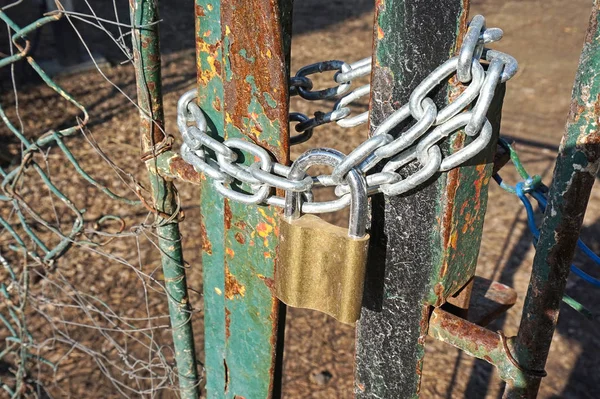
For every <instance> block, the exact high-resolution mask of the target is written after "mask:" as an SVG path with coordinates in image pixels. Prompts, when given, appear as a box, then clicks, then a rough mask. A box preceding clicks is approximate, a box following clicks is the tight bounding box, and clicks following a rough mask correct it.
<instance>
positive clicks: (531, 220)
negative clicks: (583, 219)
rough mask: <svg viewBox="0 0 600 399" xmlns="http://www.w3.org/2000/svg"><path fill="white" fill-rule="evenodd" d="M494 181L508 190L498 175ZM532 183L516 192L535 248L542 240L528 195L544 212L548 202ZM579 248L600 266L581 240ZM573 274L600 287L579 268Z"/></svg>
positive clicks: (520, 183)
mask: <svg viewBox="0 0 600 399" xmlns="http://www.w3.org/2000/svg"><path fill="white" fill-rule="evenodd" d="M494 180H495V181H496V182H498V184H500V186H501V187H502V188H504V189H505V190H506V188H505V187H506V185H504V183H503V182H502V178H501V177H500V176H499V175H498V174H496V175H494ZM531 182H532V181H531V179H527V180H526V181H524V182H519V183H517V184H516V186H515V187H514V190H515V193H516V194H517V196H518V197H519V199H520V200H521V202H522V203H523V205H524V206H525V211H526V212H527V225H528V226H529V230H531V233H532V234H533V237H534V239H533V245H534V246H535V245H536V244H537V241H538V240H539V238H540V231H539V229H538V228H537V226H536V224H535V212H534V211H533V206H532V205H531V201H529V198H527V194H530V195H531V196H532V197H533V198H535V200H536V201H537V202H538V204H539V206H540V209H541V211H542V212H545V211H546V207H547V205H548V200H547V199H546V196H545V193H544V192H543V191H542V189H540V187H534V186H532V185H531ZM503 185H504V187H503ZM508 187H510V186H508ZM507 191H508V190H507ZM577 247H578V248H579V249H581V251H582V252H583V253H584V254H585V255H586V256H587V257H588V258H590V259H591V260H592V261H593V262H594V263H596V264H597V265H600V256H598V255H597V254H595V253H594V252H593V251H592V250H591V249H590V248H589V247H588V246H587V245H586V244H585V243H584V242H583V241H581V239H578V240H577ZM571 272H573V274H575V275H576V276H577V277H579V278H581V279H582V280H584V281H585V282H587V283H590V284H592V285H594V286H596V287H600V280H599V279H596V278H594V277H592V276H590V275H589V274H587V273H586V272H584V271H583V270H581V269H580V268H578V267H577V266H575V265H571Z"/></svg>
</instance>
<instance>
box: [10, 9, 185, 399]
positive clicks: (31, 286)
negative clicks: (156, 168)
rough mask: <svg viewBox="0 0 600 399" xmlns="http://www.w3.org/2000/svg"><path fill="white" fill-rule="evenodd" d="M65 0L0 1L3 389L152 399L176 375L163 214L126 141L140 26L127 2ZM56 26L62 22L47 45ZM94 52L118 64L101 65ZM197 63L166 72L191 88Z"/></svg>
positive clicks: (172, 384)
mask: <svg viewBox="0 0 600 399" xmlns="http://www.w3.org/2000/svg"><path fill="white" fill-rule="evenodd" d="M47 3H50V2H47ZM63 3H64V4H61V3H60V2H56V5H55V7H54V8H55V10H53V9H52V8H53V7H49V6H48V5H47V4H45V3H42V4H38V3H37V2H31V1H15V2H12V3H10V4H8V5H5V6H4V7H3V8H2V9H1V10H0V19H1V20H2V21H3V23H4V25H5V26H6V32H7V33H6V35H5V37H4V39H5V42H4V43H3V48H2V50H3V54H2V58H0V74H2V87H3V89H4V90H3V94H2V98H1V101H0V118H2V128H1V130H0V135H1V136H2V139H1V140H2V142H3V145H2V152H1V154H0V155H1V160H0V174H1V188H2V192H1V194H0V201H1V203H2V205H1V206H0V225H1V227H0V228H1V230H0V263H1V264H2V268H1V271H0V281H1V283H0V295H1V296H2V300H1V301H0V323H1V324H2V328H0V339H1V340H2V341H3V342H5V343H6V345H5V346H4V347H3V348H2V350H1V351H0V388H1V389H2V392H3V394H8V396H9V397H11V396H12V397H21V396H31V397H53V396H63V395H64V396H69V395H75V396H82V392H83V391H85V390H87V389H91V390H93V391H94V392H97V393H98V394H99V395H100V396H113V395H114V394H115V393H120V394H121V395H122V396H125V397H131V396H140V395H141V396H156V395H158V394H160V392H162V391H164V390H177V388H176V387H177V385H178V381H177V373H176V369H175V364H174V353H173V348H172V341H171V338H170V331H169V330H170V325H169V316H168V310H167V303H168V300H167V298H166V293H165V287H164V284H165V283H164V280H165V279H164V276H163V274H162V270H161V267H160V252H161V250H160V248H159V247H158V239H159V237H158V236H157V233H156V221H155V220H156V217H155V215H156V210H155V209H154V207H153V205H152V199H151V193H150V191H149V183H148V181H147V178H146V177H145V174H144V173H143V163H142V162H141V161H140V160H139V156H140V154H139V150H138V146H137V143H136V142H131V138H132V137H136V136H137V129H136V128H137V126H136V120H138V121H139V119H138V116H137V115H138V112H139V107H138V105H137V102H136V100H135V89H136V85H135V75H134V74H133V69H132V66H131V63H132V61H133V55H132V48H131V47H132V46H131V31H132V29H134V28H137V29H139V28H143V27H139V26H138V27H133V26H132V25H131V23H129V17H128V2H123V1H117V0H114V1H113V2H91V1H85V2H84V3H85V4H79V3H78V4H77V7H73V5H72V4H70V3H71V2H63ZM105 3H106V4H105ZM63 5H64V6H65V7H67V8H64V7H63ZM50 6H52V4H50ZM16 21H19V22H16ZM21 21H24V22H21ZM190 22H191V23H192V24H193V20H191V19H190ZM53 24H56V25H58V24H61V27H60V29H55V30H54V33H55V35H54V43H53V44H51V43H46V42H47V41H48V36H49V34H50V33H51V32H52V25H53ZM166 34H167V35H168V34H169V30H168V29H167V30H166ZM50 36H51V35H50ZM99 37H103V39H102V40H101V41H98V39H97V38H99ZM61 40H64V41H63V42H61ZM100 42H101V43H104V44H106V43H107V42H109V43H111V44H112V47H105V48H103V47H102V46H94V44H95V43H100ZM64 46H74V47H77V50H81V51H79V54H77V51H75V52H74V51H73V50H74V49H73V48H71V49H70V50H69V49H65V48H64ZM189 49H190V52H189V55H190V56H191V57H190V58H189V59H190V61H192V65H193V45H191V46H190V47H189ZM58 50H61V51H58ZM98 50H100V51H102V50H105V53H106V54H108V55H109V56H111V57H113V64H117V66H114V67H111V68H105V67H104V66H105V64H106V59H105V57H104V56H99V55H98V53H97V51H98ZM61 53H64V54H67V55H68V54H71V55H72V54H73V53H75V56H74V58H75V61H74V62H72V60H65V59H64V58H63V59H61V58H60V55H61ZM85 59H88V60H91V63H90V62H89V61H87V62H86V61H82V60H85ZM57 60H58V61H59V64H58V65H56V61H57ZM62 61H71V64H70V65H63V64H61V62H62ZM119 64H121V65H119ZM73 65H75V67H73ZM57 67H58V68H57ZM90 67H91V68H92V69H93V70H94V73H85V74H80V75H72V74H71V75H68V74H66V73H65V72H70V73H75V74H77V73H78V72H80V71H81V70H89V68H90ZM191 71H192V74H191V76H190V75H182V74H179V75H178V76H175V75H174V74H172V75H171V76H170V75H169V73H167V79H166V81H167V83H168V84H170V85H171V86H170V87H171V88H172V89H177V88H179V87H182V86H183V85H187V86H186V87H189V85H190V84H193V69H191ZM57 72H58V73H62V76H60V75H59V76H56V77H53V76H52V75H51V73H57ZM90 75H93V77H91V78H90ZM190 79H191V80H190ZM88 109H92V111H91V112H88ZM107 131H110V132H111V133H112V134H110V135H107V134H106V133H107ZM98 132H99V133H100V134H101V136H102V137H100V138H99V139H97V137H98V136H97V134H98ZM124 132H125V133H127V134H122V133H124ZM132 132H133V133H132ZM132 159H133V160H136V161H135V162H131V160H132ZM67 254H68V256H67ZM98 265H102V267H98ZM107 382H110V383H109V384H107ZM102 390H104V391H105V393H106V395H103V394H102ZM88 393H89V392H88Z"/></svg>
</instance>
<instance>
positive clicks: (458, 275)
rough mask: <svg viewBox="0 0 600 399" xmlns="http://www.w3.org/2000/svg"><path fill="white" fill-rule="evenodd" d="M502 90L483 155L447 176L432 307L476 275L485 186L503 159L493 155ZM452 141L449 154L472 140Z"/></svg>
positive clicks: (491, 112)
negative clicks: (491, 132)
mask: <svg viewBox="0 0 600 399" xmlns="http://www.w3.org/2000/svg"><path fill="white" fill-rule="evenodd" d="M450 83H451V85H450V98H452V97H453V96H455V95H457V94H458V92H459V89H458V88H456V87H454V86H453V85H455V84H456V81H455V78H453V79H452V81H451V82H450ZM505 90H506V86H505V85H504V84H500V85H498V87H497V89H496V95H495V97H494V100H493V102H492V104H491V105H490V109H489V112H488V114H487V117H488V119H489V121H490V123H491V124H492V128H493V132H494V135H493V137H492V140H491V142H490V144H489V145H488V147H487V149H486V151H484V152H482V153H480V154H479V155H478V156H477V157H475V158H473V159H472V160H471V161H470V162H468V163H467V164H466V165H463V166H461V167H460V168H456V169H453V170H451V171H450V172H448V177H447V181H446V192H445V198H443V199H442V201H441V202H440V203H438V207H439V208H438V212H440V213H441V214H440V217H441V220H440V222H441V224H440V228H441V237H442V243H441V253H440V260H439V262H437V267H438V281H437V282H436V283H435V284H433V290H432V291H431V292H430V294H429V303H430V304H433V305H435V306H439V305H441V304H442V303H444V302H445V301H446V299H447V298H449V297H450V296H451V295H453V294H454V293H456V292H457V291H458V290H459V289H461V287H463V286H464V285H465V284H466V283H467V282H468V281H469V280H470V279H471V278H472V277H473V275H474V274H475V268H476V266H477V257H478V255H479V248H480V245H481V236H482V231H483V220H484V217H485V212H486V210H487V198H488V185H489V182H490V178H491V177H492V173H493V171H494V168H495V167H496V163H497V161H500V160H501V159H502V158H500V159H496V158H495V156H494V153H495V150H496V142H497V140H498V134H499V132H500V122H501V116H502V113H501V110H502V103H503V101H504V93H505ZM452 139H453V140H452V142H451V143H450V147H451V149H450V152H452V151H453V149H459V148H461V147H462V146H463V145H464V144H467V143H468V142H469V141H470V140H471V139H470V138H468V137H467V136H466V135H464V134H458V135H454V136H453V137H452ZM500 162H501V161H500ZM463 291H464V290H463Z"/></svg>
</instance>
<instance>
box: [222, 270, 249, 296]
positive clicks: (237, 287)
mask: <svg viewBox="0 0 600 399" xmlns="http://www.w3.org/2000/svg"><path fill="white" fill-rule="evenodd" d="M236 295H237V296H242V297H243V296H244V295H246V287H244V286H243V285H242V284H240V283H239V282H238V281H237V279H236V278H235V276H234V275H233V274H231V273H230V272H229V267H227V265H225V298H227V299H233V298H235V296H236Z"/></svg>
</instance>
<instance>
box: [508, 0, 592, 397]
mask: <svg viewBox="0 0 600 399" xmlns="http://www.w3.org/2000/svg"><path fill="white" fill-rule="evenodd" d="M572 98H573V99H572V102H571V110H570V113H569V117H568V120H567V126H566V132H565V135H564V136H563V139H562V142H561V145H560V148H559V154H558V158H557V160H556V167H555V169H554V175H553V180H552V186H551V187H550V192H549V199H548V207H547V210H546V213H545V215H544V220H543V222H542V226H541V229H540V238H539V240H538V243H537V246H536V254H535V258H534V260H533V269H532V273H531V280H530V284H529V289H528V291H527V298H526V300H525V306H524V310H523V316H522V319H521V325H520V327H519V333H518V335H517V338H516V341H515V353H516V358H517V361H518V363H519V364H520V365H521V367H522V368H523V370H524V371H523V375H524V377H525V383H524V384H522V385H521V386H514V387H511V386H508V387H507V390H506V393H505V397H506V398H534V397H536V396H537V392H538V390H539V386H540V382H541V379H542V376H543V374H544V373H543V370H544V367H545V365H546V359H547V357H548V353H549V351H550V344H551V342H552V336H553V334H554V330H555V328H556V323H557V321H558V314H559V309H560V308H559V306H560V302H561V298H562V296H563V293H564V290H565V285H566V282H567V277H568V276H569V266H570V264H571V261H572V259H573V255H574V251H575V246H576V245H577V238H578V237H579V230H580V229H581V225H582V223H583V217H584V215H585V210H586V208H587V204H588V201H589V196H590V192H591V189H592V186H593V184H594V181H595V179H596V175H597V173H598V167H599V165H600V133H599V132H598V118H599V117H600V0H595V1H594V6H593V10H592V15H591V18H590V24H589V28H588V32H587V35H586V38H585V43H584V47H583V52H582V54H581V58H580V60H579V70H578V72H577V76H576V79H575V85H574V87H573V95H572Z"/></svg>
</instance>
